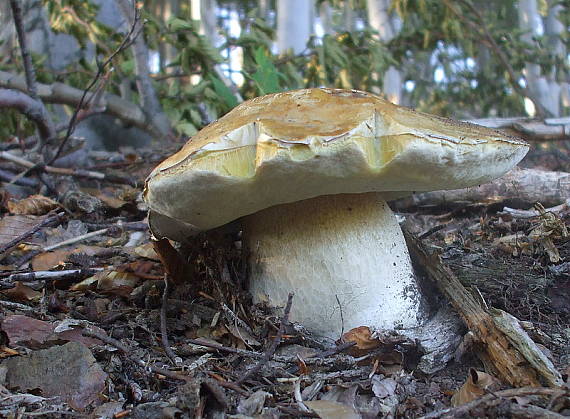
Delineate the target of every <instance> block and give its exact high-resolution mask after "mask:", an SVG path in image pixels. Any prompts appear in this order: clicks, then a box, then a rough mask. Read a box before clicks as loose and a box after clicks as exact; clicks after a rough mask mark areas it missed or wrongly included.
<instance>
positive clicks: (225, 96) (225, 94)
mask: <svg viewBox="0 0 570 419" xmlns="http://www.w3.org/2000/svg"><path fill="white" fill-rule="evenodd" d="M210 80H211V81H212V84H213V86H214V91H215V92H216V93H217V95H218V96H219V97H220V99H222V101H223V102H224V104H225V105H226V106H227V107H228V108H229V109H232V108H234V107H236V106H237V105H238V101H237V99H236V97H235V96H234V94H233V92H232V91H231V90H230V88H229V87H228V86H226V85H225V84H224V82H222V81H221V80H220V79H218V78H217V77H215V76H212V75H211V76H210Z"/></svg>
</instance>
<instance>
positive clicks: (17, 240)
mask: <svg viewBox="0 0 570 419" xmlns="http://www.w3.org/2000/svg"><path fill="white" fill-rule="evenodd" d="M64 215H65V213H63V212H60V213H57V214H55V215H52V216H51V217H48V218H46V219H45V220H43V221H42V222H41V223H39V224H36V225H35V226H33V227H32V228H31V229H29V230H28V231H26V232H25V233H23V234H20V235H19V236H18V237H16V238H15V239H13V240H11V241H9V242H8V243H6V244H3V245H2V246H0V255H2V253H4V252H6V251H7V250H10V249H11V248H13V247H14V246H17V245H18V244H19V243H21V242H23V241H24V240H26V239H27V238H28V237H31V236H32V235H33V234H35V233H36V232H37V231H39V230H41V229H42V228H44V227H47V226H49V225H51V224H53V223H58V224H59V223H60V222H61V220H62V219H63V216H64Z"/></svg>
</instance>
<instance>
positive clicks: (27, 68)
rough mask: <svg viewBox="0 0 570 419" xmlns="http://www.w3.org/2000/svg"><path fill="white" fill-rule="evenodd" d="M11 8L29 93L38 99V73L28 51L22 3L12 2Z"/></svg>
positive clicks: (13, 0)
mask: <svg viewBox="0 0 570 419" xmlns="http://www.w3.org/2000/svg"><path fill="white" fill-rule="evenodd" d="M10 7H11V9H12V17H13V19H14V26H15V27H16V33H17V34H18V43H19V44H20V52H21V53H22V59H23V61H24V72H25V73H26V84H27V85H28V92H29V93H30V96H31V97H32V98H33V99H38V89H37V86H36V72H35V71H34V66H33V65H32V56H31V55H30V51H29V50H28V43H27V41H26V30H25V29H24V20H23V18H22V2H21V1H19V0H10Z"/></svg>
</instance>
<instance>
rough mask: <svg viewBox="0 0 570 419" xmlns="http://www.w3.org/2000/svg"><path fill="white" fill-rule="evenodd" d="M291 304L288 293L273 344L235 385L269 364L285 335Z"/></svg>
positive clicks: (290, 297) (291, 294)
mask: <svg viewBox="0 0 570 419" xmlns="http://www.w3.org/2000/svg"><path fill="white" fill-rule="evenodd" d="M292 303H293V293H290V294H289V296H288V297H287V305H286V306H285V311H284V312H283V316H282V317H281V322H280V325H279V330H278V332H277V335H275V338H274V339H273V342H272V343H271V345H270V346H269V348H267V351H265V353H264V354H263V357H262V358H261V359H260V360H259V362H258V363H257V364H256V365H255V367H253V368H252V369H250V370H249V371H248V372H247V373H246V374H245V375H243V376H242V377H241V378H240V379H239V380H237V382H236V384H241V383H243V382H244V381H245V380H247V379H249V378H250V377H252V376H253V375H254V374H257V372H258V371H259V370H261V368H262V367H263V366H264V365H265V364H266V363H267V362H269V360H270V359H271V357H272V356H273V354H274V353H275V351H276V350H277V347H278V346H279V344H280V343H281V338H282V337H283V333H285V326H286V324H287V323H288V322H289V312H290V311H291V304H292Z"/></svg>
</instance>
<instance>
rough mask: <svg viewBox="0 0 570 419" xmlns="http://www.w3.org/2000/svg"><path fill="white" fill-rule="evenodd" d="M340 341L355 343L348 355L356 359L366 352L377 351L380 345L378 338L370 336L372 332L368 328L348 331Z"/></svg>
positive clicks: (362, 327)
mask: <svg viewBox="0 0 570 419" xmlns="http://www.w3.org/2000/svg"><path fill="white" fill-rule="evenodd" d="M341 339H342V341H343V342H346V343H348V342H356V345H354V346H353V347H352V348H350V350H349V353H350V354H351V355H352V356H356V357H360V356H364V355H366V354H367V353H368V352H370V351H372V350H374V349H377V348H379V347H380V345H382V342H380V340H378V338H376V337H373V336H372V332H371V331H370V328H369V327H368V326H360V327H355V328H354V329H350V330H349V331H348V332H346V333H345V334H344V335H342V338H341Z"/></svg>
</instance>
